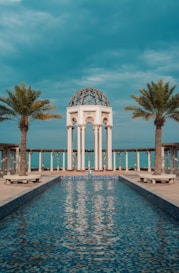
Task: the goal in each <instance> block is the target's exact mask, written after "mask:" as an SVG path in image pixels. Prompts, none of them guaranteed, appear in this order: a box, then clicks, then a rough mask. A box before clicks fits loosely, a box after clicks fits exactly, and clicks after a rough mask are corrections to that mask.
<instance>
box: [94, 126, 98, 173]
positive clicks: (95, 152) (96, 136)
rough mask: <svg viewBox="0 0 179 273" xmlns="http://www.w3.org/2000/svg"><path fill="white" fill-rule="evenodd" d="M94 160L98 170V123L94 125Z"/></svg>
mask: <svg viewBox="0 0 179 273" xmlns="http://www.w3.org/2000/svg"><path fill="white" fill-rule="evenodd" d="M94 161H95V166H94V169H95V170H96V171H97V170H98V127H97V125H95V126H94Z"/></svg>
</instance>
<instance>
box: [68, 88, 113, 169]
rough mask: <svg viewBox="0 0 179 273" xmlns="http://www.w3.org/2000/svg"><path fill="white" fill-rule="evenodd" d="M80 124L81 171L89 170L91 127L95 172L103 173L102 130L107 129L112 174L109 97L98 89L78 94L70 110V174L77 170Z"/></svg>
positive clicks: (108, 164) (108, 157)
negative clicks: (88, 134) (87, 131)
mask: <svg viewBox="0 0 179 273" xmlns="http://www.w3.org/2000/svg"><path fill="white" fill-rule="evenodd" d="M75 123H76V124H77V170H85V129H86V124H87V123H91V124H92V125H93V130H94V161H95V164H94V169H95V170H102V169H103V166H102V126H103V125H104V126H105V129H106V160H107V162H106V163H107V169H108V170H112V108H111V107H110V103H109V101H108V99H107V97H106V96H105V95H104V94H103V93H102V92H101V91H99V90H97V89H94V88H84V89H82V90H80V91H78V92H76V93H75V94H74V96H73V97H72V99H71V100H70V102H69V106H68V107H67V129H68V139H67V146H68V170H72V169H73V166H72V165H73V164H72V161H73V129H74V124H75Z"/></svg>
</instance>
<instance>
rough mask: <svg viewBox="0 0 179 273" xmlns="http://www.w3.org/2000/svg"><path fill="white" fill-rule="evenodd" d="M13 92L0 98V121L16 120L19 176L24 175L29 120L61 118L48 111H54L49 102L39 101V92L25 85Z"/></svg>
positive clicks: (17, 87) (53, 106)
mask: <svg viewBox="0 0 179 273" xmlns="http://www.w3.org/2000/svg"><path fill="white" fill-rule="evenodd" d="M14 89H15V92H14V93H12V92H11V91H9V90H7V93H8V97H7V98H5V97H2V96H1V97H0V101H1V102H2V103H3V104H1V105H0V121H4V120H12V119H17V120H18V126H19V128H20V131H21V149H20V158H21V160H20V173H19V174H20V175H25V174H26V138H27V131H28V128H29V122H30V119H38V120H49V119H54V118H58V119H59V118H62V116H61V115H59V114H53V113H50V112H49V111H51V110H54V109H56V106H55V105H52V104H51V103H50V100H48V99H46V100H39V99H38V98H39V96H40V95H41V91H35V90H32V89H31V87H28V88H26V86H25V83H22V84H21V85H20V86H18V85H16V86H15V87H14Z"/></svg>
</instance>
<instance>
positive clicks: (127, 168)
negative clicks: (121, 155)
mask: <svg viewBox="0 0 179 273" xmlns="http://www.w3.org/2000/svg"><path fill="white" fill-rule="evenodd" d="M125 154H126V172H127V171H128V170H129V167H128V152H125Z"/></svg>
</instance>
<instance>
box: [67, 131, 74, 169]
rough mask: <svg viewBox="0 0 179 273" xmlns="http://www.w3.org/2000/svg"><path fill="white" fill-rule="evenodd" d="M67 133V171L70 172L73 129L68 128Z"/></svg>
mask: <svg viewBox="0 0 179 273" xmlns="http://www.w3.org/2000/svg"><path fill="white" fill-rule="evenodd" d="M67 128H68V131H67V141H68V143H67V149H68V155H67V156H68V166H67V169H68V170H70V171H71V170H72V152H73V127H72V126H68V127H67Z"/></svg>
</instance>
